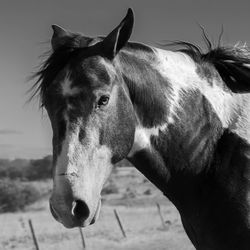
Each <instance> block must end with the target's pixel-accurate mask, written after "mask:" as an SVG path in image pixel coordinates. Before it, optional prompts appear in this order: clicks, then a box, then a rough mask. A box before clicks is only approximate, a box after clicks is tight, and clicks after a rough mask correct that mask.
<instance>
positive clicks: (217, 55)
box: [169, 36, 250, 93]
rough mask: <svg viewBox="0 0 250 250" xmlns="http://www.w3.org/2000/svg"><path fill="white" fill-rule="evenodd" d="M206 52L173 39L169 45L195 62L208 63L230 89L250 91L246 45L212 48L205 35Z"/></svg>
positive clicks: (249, 52)
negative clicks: (175, 47) (176, 47)
mask: <svg viewBox="0 0 250 250" xmlns="http://www.w3.org/2000/svg"><path fill="white" fill-rule="evenodd" d="M204 38H205V42H206V45H207V52H205V53H204V52H203V51H202V49H201V48H200V47H199V46H197V45H195V44H192V43H189V42H184V41H175V42H172V43H171V44H169V45H170V46H173V45H174V46H178V47H181V48H180V49H177V51H180V52H184V53H186V54H188V55H189V56H190V57H191V58H192V59H193V60H194V61H195V62H196V63H199V64H202V63H205V62H206V63H210V64H212V65H213V66H214V67H215V69H216V70H217V71H218V72H219V74H220V76H221V78H222V79H223V81H224V82H225V84H226V85H227V86H228V88H229V89H231V91H233V92H236V93H245V92H250V49H249V48H248V47H247V46H246V45H235V46H231V47H230V46H228V47H226V46H220V45H218V46H217V47H215V48H213V46H212V43H211V42H210V41H209V40H208V38H207V37H206V36H205V37H204Z"/></svg>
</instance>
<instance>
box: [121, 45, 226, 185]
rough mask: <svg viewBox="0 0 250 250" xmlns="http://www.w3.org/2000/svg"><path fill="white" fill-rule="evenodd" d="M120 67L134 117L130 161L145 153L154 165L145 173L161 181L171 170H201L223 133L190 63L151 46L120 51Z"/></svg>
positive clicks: (188, 59) (182, 57) (193, 65)
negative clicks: (133, 135)
mask: <svg viewBox="0 0 250 250" xmlns="http://www.w3.org/2000/svg"><path fill="white" fill-rule="evenodd" d="M119 63H120V65H119V66H120V71H121V74H122V76H123V79H124V82H125V84H126V86H127V88H128V90H129V94H130V97H131V101H132V104H133V106H134V111H135V114H136V117H137V127H136V131H135V143H134V146H133V148H132V150H131V152H130V154H129V158H131V157H132V158H134V159H135V158H143V157H144V158H145V157H146V156H145V155H148V156H147V157H146V158H147V161H148V162H151V163H152V161H154V160H155V161H156V162H155V163H154V164H151V165H152V166H151V167H148V168H147V170H146V171H148V170H150V175H151V174H152V173H153V172H154V171H156V172H157V171H158V172H159V173H158V174H159V175H161V177H162V176H163V179H164V183H166V182H167V180H168V177H167V176H169V174H170V172H171V171H172V169H173V170H175V169H176V168H178V169H184V168H186V169H188V170H190V171H191V170H193V171H196V172H200V171H201V170H204V169H205V168H206V167H207V166H208V165H209V162H210V160H211V159H210V158H211V155H213V152H211V151H213V149H214V145H215V143H216V140H217V139H218V137H219V135H220V131H221V130H222V129H221V123H220V121H219V119H218V117H217V116H216V115H215V113H214V112H212V106H211V104H210V103H209V102H208V101H207V100H206V98H205V97H204V95H203V94H202V93H201V91H200V90H199V89H198V88H197V86H195V85H194V83H196V82H197V81H202V79H200V77H199V76H198V74H197V73H196V65H195V64H194V62H193V61H192V60H191V59H190V57H188V56H187V55H185V54H183V53H176V52H171V51H162V50H158V49H151V48H149V49H148V50H147V51H145V50H144V51H142V50H134V51H132V50H124V51H122V54H121V56H120V58H119ZM184 90H185V91H184ZM184 93H185V94H184ZM138 154H141V156H142V155H143V157H138ZM135 155H137V157H135ZM149 155H150V156H149ZM201 156H202V159H201ZM149 158H150V159H149ZM139 161H142V159H140V160H139ZM166 161H167V162H168V164H165V162H166ZM177 162H178V164H176V163H177ZM201 162H202V163H201ZM136 165H137V166H136V167H137V168H140V167H141V166H139V165H141V164H136ZM201 165H202V166H201ZM151 168H152V169H151ZM140 170H141V171H142V172H143V171H144V168H143V169H140ZM146 174H147V175H149V174H148V173H146ZM154 176H157V175H156V174H154ZM158 178H160V177H159V176H158V177H157V180H155V181H158ZM164 186H165V187H166V185H164Z"/></svg>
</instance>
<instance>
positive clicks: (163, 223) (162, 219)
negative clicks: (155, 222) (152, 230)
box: [156, 203, 166, 228]
mask: <svg viewBox="0 0 250 250" xmlns="http://www.w3.org/2000/svg"><path fill="white" fill-rule="evenodd" d="M156 206H157V210H158V213H159V216H160V219H161V223H162V226H163V228H166V224H165V221H164V218H163V215H162V213H161V206H160V204H159V203H156Z"/></svg>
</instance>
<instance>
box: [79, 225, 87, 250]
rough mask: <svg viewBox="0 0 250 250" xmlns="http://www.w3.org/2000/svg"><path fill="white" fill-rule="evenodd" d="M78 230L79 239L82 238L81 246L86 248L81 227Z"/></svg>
mask: <svg viewBox="0 0 250 250" xmlns="http://www.w3.org/2000/svg"><path fill="white" fill-rule="evenodd" d="M79 231H80V235H81V239H82V247H83V249H86V244H85V240H84V235H83V231H82V228H81V227H79Z"/></svg>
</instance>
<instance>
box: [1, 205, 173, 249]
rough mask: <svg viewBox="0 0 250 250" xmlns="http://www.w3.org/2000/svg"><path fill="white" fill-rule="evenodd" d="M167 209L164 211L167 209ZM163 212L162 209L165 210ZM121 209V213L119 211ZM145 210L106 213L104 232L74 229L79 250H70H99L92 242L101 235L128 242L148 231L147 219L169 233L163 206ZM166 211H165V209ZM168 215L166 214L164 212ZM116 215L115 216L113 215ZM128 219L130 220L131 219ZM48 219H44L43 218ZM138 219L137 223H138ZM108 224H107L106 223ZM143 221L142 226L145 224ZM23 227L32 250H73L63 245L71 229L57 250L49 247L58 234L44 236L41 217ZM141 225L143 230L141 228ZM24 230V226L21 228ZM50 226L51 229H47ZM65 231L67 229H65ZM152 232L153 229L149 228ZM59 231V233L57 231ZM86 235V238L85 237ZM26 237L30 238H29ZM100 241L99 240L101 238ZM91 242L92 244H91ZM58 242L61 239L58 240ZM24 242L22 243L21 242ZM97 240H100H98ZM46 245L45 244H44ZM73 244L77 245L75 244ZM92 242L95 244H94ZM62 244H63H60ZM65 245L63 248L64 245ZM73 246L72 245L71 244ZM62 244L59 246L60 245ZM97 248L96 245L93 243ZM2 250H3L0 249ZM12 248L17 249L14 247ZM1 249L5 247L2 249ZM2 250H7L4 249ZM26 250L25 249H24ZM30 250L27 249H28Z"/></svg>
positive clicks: (66, 231)
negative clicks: (148, 211) (142, 231)
mask: <svg viewBox="0 0 250 250" xmlns="http://www.w3.org/2000/svg"><path fill="white" fill-rule="evenodd" d="M164 209H165V208H164ZM164 209H163V210H164ZM120 210H121V212H120ZM143 210H144V209H143V208H141V209H136V211H135V213H133V212H131V211H130V208H129V209H126V208H121V207H119V208H117V209H112V211H110V210H109V212H107V213H104V214H103V216H102V217H103V219H102V220H101V221H98V222H97V224H96V225H97V226H98V225H99V224H100V223H101V225H100V228H102V233H101V234H100V233H96V232H94V231H92V230H89V228H87V229H84V230H83V229H82V228H79V229H77V231H78V235H77V231H76V230H75V231H74V232H75V233H74V237H73V238H74V241H75V242H76V241H77V242H78V246H77V247H73V248H71V249H74V250H75V249H87V250H92V249H96V248H95V247H93V241H94V240H93V239H94V238H95V239H97V238H98V237H99V236H100V235H102V238H101V240H102V241H105V237H106V236H107V238H109V239H110V240H113V241H114V242H118V241H123V242H124V241H125V242H126V241H129V240H130V239H131V238H134V237H135V236H136V234H137V233H139V234H141V231H140V230H144V231H145V230H147V228H149V227H148V226H147V225H146V224H147V223H145V222H146V221H147V220H148V224H150V225H151V226H152V223H151V222H149V221H152V222H154V229H156V230H158V229H159V230H161V231H164V230H165V231H166V230H168V228H169V222H168V221H167V223H166V222H165V219H164V217H166V216H167V215H165V216H164V211H163V210H162V208H161V206H160V205H159V204H156V206H155V207H152V209H151V210H150V213H147V211H143ZM165 210H166V209H165ZM165 212H166V211H165ZM112 214H113V215H112ZM128 216H129V217H128ZM44 220H45V219H44ZM136 220H137V222H138V223H136ZM104 222H105V223H104ZM142 222H143V223H142ZM21 223H22V224H23V223H25V224H26V229H29V231H27V232H26V233H27V234H28V235H29V237H28V238H29V244H31V243H32V242H33V243H32V244H33V247H32V248H31V249H36V250H44V249H46V250H47V249H70V248H69V247H70V245H71V244H69V246H68V247H66V246H65V244H64V243H62V242H64V241H65V239H67V237H68V238H69V239H70V240H71V239H72V237H71V236H70V235H71V234H72V233H71V231H70V230H65V231H64V233H63V235H62V236H61V240H59V242H58V244H57V245H58V247H57V248H56V244H54V248H48V245H47V244H50V241H51V240H52V239H51V238H54V239H55V240H56V238H57V237H58V235H55V236H52V237H51V234H50V233H51V231H50V232H48V231H49V229H48V230H47V229H45V230H43V233H41V226H42V227H43V225H42V224H43V218H41V220H38V218H37V217H36V216H35V214H34V215H33V219H29V218H25V219H23V220H22V222H21ZM54 223H55V224H56V225H57V226H60V225H59V224H58V223H57V222H54ZM139 226H141V229H140V228H139ZM22 227H24V226H22ZM48 227H49V226H48ZM62 230H64V229H62ZM150 230H151V229H150ZM55 231H58V230H55ZM85 232H87V235H86V234H85ZM95 234H96V235H98V237H95ZM26 238H27V237H26ZM99 238H100V237H99ZM88 239H90V241H88ZM57 240H58V239H57ZM19 241H20V242H22V240H19ZM97 241H98V240H97ZM45 242H46V244H45ZM75 242H74V244H75ZM91 242H92V243H91ZM60 244H61V245H60ZM62 244H63V246H62ZM72 244H73V243H72ZM59 245H60V246H59ZM94 245H95V244H94ZM0 248H1V247H0ZM11 248H12V249H15V248H13V247H11ZM1 249H2V248H1ZM3 249H8V248H7V247H6V248H3ZM16 249H22V248H21V247H20V248H19V247H18V246H16ZM24 249H25V248H24ZM27 249H28V248H27Z"/></svg>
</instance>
